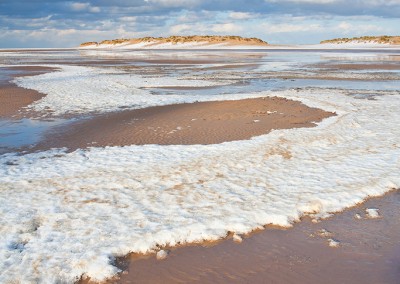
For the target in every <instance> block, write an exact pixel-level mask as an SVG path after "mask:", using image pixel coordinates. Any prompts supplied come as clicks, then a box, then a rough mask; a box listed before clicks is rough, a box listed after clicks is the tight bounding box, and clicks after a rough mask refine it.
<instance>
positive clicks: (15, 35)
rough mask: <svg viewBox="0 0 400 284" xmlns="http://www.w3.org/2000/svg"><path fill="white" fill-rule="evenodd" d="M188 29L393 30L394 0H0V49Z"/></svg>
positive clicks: (273, 32)
mask: <svg viewBox="0 0 400 284" xmlns="http://www.w3.org/2000/svg"><path fill="white" fill-rule="evenodd" d="M193 34H203V35H204V34H207V35H241V36H246V37H259V38H261V39H263V40H266V41H268V42H269V43H273V44H290V43H300V44H308V43H318V42H319V41H321V40H323V39H329V38H335V37H353V36H362V35H400V0H364V1H361V0H352V1H346V0H220V1H212V0H87V1H86V0H83V1H59V0H14V1H12V0H0V48H12V47H74V46H77V45H79V44H80V43H81V42H84V41H101V40H104V39H114V38H132V37H142V36H168V35H193Z"/></svg>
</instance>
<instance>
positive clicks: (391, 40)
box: [321, 35, 400, 45]
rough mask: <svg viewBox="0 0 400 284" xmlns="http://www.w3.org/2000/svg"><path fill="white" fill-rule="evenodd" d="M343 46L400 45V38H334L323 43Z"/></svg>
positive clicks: (385, 36) (384, 36)
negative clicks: (352, 44) (346, 44)
mask: <svg viewBox="0 0 400 284" xmlns="http://www.w3.org/2000/svg"><path fill="white" fill-rule="evenodd" d="M329 43H336V44H343V43H376V44H393V45H400V36H387V35H383V36H362V37H352V38H334V39H328V40H323V41H321V44H329Z"/></svg>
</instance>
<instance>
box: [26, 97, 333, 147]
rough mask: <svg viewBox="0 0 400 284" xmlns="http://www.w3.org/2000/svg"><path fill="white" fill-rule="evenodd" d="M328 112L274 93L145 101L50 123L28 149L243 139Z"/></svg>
mask: <svg viewBox="0 0 400 284" xmlns="http://www.w3.org/2000/svg"><path fill="white" fill-rule="evenodd" d="M332 115H334V114H333V113H329V112H325V111H323V110H320V109H316V108H310V107H307V106H305V105H304V104H302V103H300V102H296V101H291V100H287V99H283V98H277V97H274V98H256V99H245V100H239V101H221V102H201V103H192V104H178V105H169V106H160V107H150V108H146V109H139V110H127V111H122V112H118V113H110V114H104V115H99V116H97V117H94V118H92V119H88V120H84V121H79V122H76V123H74V124H72V125H69V126H68V127H67V129H65V128H59V129H56V130H54V131H52V132H51V133H48V135H46V137H45V138H44V139H43V141H42V142H40V143H39V144H38V145H37V146H36V147H34V148H33V149H32V150H33V151H37V150H44V149H50V148H60V147H67V148H68V149H69V150H71V151H72V150H75V149H78V148H87V147H90V146H96V147H105V146H125V145H132V144H136V145H143V144H159V145H174V144H175V145H176V144H184V145H192V144H216V143H222V142H226V141H234V140H245V139H249V138H251V137H254V136H259V135H262V134H266V133H268V132H270V131H271V130H273V129H289V128H297V127H312V126H315V122H319V121H321V120H322V119H324V118H326V117H329V116H332Z"/></svg>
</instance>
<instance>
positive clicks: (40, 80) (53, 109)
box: [14, 65, 232, 115]
mask: <svg viewBox="0 0 400 284" xmlns="http://www.w3.org/2000/svg"><path fill="white" fill-rule="evenodd" d="M49 66H51V67H56V68H60V69H61V70H62V71H60V72H51V73H46V74H42V75H38V76H29V77H20V78H17V79H15V80H14V82H15V83H16V84H17V85H18V86H20V87H23V88H27V89H34V90H37V91H38V92H41V93H43V94H46V96H45V97H44V98H43V99H41V100H39V101H38V102H36V103H34V104H33V105H31V106H30V107H31V108H32V109H33V110H35V111H46V112H49V113H51V114H52V115H64V114H68V113H90V112H95V111H115V110H119V109H121V108H145V107H149V106H156V105H167V104H174V103H183V102H195V101H201V100H203V101H207V100H214V99H215V96H201V97H196V96H182V95H168V96H157V95H152V94H151V92H150V91H149V90H146V88H155V87H175V86H179V87H208V86H216V85H224V84H229V83H232V82H231V81H228V80H225V81H223V82H218V81H216V80H213V78H210V80H190V79H184V78H179V77H173V76H169V77H161V76H151V77H150V76H146V77H143V76H141V75H136V74H128V73H125V72H123V71H121V70H117V69H113V68H108V69H104V68H95V67H80V66H65V65H49ZM93 90H95V91H93ZM227 97H228V96H221V97H219V99H220V100H223V99H226V98H227Z"/></svg>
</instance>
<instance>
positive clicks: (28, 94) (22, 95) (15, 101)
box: [0, 66, 54, 118]
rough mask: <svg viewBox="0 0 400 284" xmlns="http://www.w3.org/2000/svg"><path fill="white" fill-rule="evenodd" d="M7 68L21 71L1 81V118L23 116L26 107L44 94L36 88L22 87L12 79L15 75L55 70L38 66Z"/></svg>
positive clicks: (30, 74)
mask: <svg viewBox="0 0 400 284" xmlns="http://www.w3.org/2000/svg"><path fill="white" fill-rule="evenodd" d="M3 68H4V67H3ZM6 69H7V70H11V71H19V72H18V73H17V74H13V75H11V76H10V78H7V80H4V81H0V118H10V117H21V116H23V114H22V113H21V111H23V108H24V107H26V106H28V105H30V104H32V103H33V102H35V101H37V100H40V99H41V98H42V97H43V96H44V95H43V94H40V93H39V92H37V91H34V90H27V89H23V88H20V87H18V86H16V85H15V84H13V83H11V82H10V80H12V78H15V77H23V76H32V75H39V74H44V73H46V72H50V71H54V69H53V68H48V67H37V66H24V67H8V68H6Z"/></svg>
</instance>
